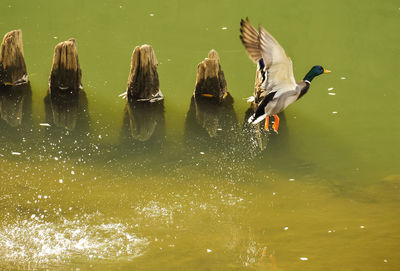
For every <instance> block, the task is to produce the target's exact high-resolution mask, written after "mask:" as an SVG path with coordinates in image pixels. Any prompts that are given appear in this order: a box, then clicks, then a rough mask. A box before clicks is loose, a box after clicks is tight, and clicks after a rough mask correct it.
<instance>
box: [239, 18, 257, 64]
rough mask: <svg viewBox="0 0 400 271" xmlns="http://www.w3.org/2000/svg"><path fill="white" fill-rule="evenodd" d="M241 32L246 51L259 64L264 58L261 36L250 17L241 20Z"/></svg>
mask: <svg viewBox="0 0 400 271" xmlns="http://www.w3.org/2000/svg"><path fill="white" fill-rule="evenodd" d="M240 33H241V35H240V39H241V40H242V43H243V45H244V48H245V49H246V53H247V54H248V55H249V57H250V59H251V60H252V61H253V62H254V63H256V64H258V61H259V60H260V59H261V58H262V51H261V47H260V37H259V34H258V31H257V30H256V29H255V28H254V26H252V25H251V23H250V21H249V19H248V18H246V20H243V19H242V20H241V21H240Z"/></svg>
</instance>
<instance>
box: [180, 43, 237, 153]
mask: <svg viewBox="0 0 400 271" xmlns="http://www.w3.org/2000/svg"><path fill="white" fill-rule="evenodd" d="M233 102H234V100H233V98H232V96H231V95H230V94H229V92H228V91H227V86H226V81H225V76H224V72H223V71H222V69H221V65H220V60H219V56H218V53H217V51H215V50H211V51H210V52H209V53H208V58H206V59H205V60H203V61H202V62H201V63H200V64H199V65H198V66H197V78H196V87H195V91H194V95H192V98H191V101H190V108H189V111H188V113H187V115H186V123H185V141H186V143H187V144H186V145H188V146H190V147H194V146H195V145H197V144H203V143H204V145H207V146H209V147H210V148H216V147H217V146H218V149H220V148H221V147H223V148H229V147H230V146H232V143H233V142H234V140H235V138H237V136H236V134H235V133H236V132H237V128H238V127H237V119H236V114H235V111H234V108H233ZM212 142H213V143H214V144H213V143H212Z"/></svg>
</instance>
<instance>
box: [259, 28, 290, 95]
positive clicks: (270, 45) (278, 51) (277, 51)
mask: <svg viewBox="0 0 400 271" xmlns="http://www.w3.org/2000/svg"><path fill="white" fill-rule="evenodd" d="M259 40H260V42H259V45H260V49H261V54H262V58H263V59H264V63H265V66H266V68H267V70H268V81H269V82H268V85H269V88H270V89H276V90H293V89H295V88H296V81H295V79H294V75H293V64H292V60H291V59H290V58H289V57H288V56H287V55H286V53H285V50H284V49H283V48H282V46H281V45H280V44H279V43H278V41H277V40H276V39H275V38H274V37H273V36H272V35H271V34H270V33H268V31H267V30H265V29H264V28H263V27H262V26H260V35H259Z"/></svg>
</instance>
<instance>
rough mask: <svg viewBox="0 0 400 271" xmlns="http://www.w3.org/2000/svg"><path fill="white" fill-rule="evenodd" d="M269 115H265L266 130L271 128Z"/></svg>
mask: <svg viewBox="0 0 400 271" xmlns="http://www.w3.org/2000/svg"><path fill="white" fill-rule="evenodd" d="M268 126H269V116H266V117H265V124H264V130H265V131H268V130H269V127H268Z"/></svg>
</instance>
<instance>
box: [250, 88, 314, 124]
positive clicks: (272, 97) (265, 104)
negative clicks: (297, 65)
mask: <svg viewBox="0 0 400 271" xmlns="http://www.w3.org/2000/svg"><path fill="white" fill-rule="evenodd" d="M309 87H310V83H308V82H305V81H301V82H298V83H297V86H296V88H295V89H293V90H278V91H275V90H274V89H273V88H272V89H269V90H266V93H268V94H267V95H266V96H265V97H263V99H262V101H261V102H260V103H259V105H258V107H257V110H256V112H255V114H254V115H253V116H251V117H250V118H249V123H253V124H257V123H259V122H260V121H262V120H263V119H264V118H265V117H267V116H273V115H276V114H278V113H280V112H282V111H283V110H285V109H286V108H287V107H288V106H289V105H290V104H292V103H294V102H295V101H297V100H298V99H300V98H301V97H302V96H303V95H304V94H305V93H306V92H307V90H308V89H309Z"/></svg>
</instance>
